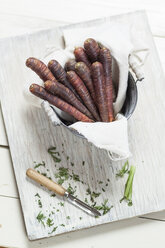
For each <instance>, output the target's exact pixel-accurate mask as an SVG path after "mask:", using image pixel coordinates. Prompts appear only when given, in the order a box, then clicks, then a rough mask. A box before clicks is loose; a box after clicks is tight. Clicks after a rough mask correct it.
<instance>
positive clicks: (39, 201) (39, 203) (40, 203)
mask: <svg viewBox="0 0 165 248" xmlns="http://www.w3.org/2000/svg"><path fill="white" fill-rule="evenodd" d="M38 206H39V208H42V202H41V200H40V199H38Z"/></svg>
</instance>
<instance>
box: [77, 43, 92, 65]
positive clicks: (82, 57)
mask: <svg viewBox="0 0 165 248" xmlns="http://www.w3.org/2000/svg"><path fill="white" fill-rule="evenodd" d="M74 55H75V58H76V61H77V62H84V63H85V64H86V65H87V66H88V67H89V68H90V67H91V63H90V62H89V60H88V57H87V54H86V53H85V50H84V48H82V47H77V48H75V49H74Z"/></svg>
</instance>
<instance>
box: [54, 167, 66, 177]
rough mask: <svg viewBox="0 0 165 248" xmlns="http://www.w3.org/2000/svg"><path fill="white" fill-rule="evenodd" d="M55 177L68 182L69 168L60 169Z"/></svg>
mask: <svg viewBox="0 0 165 248" xmlns="http://www.w3.org/2000/svg"><path fill="white" fill-rule="evenodd" d="M55 177H56V178H61V177H64V179H65V180H67V179H68V178H69V173H68V168H64V167H60V168H59V172H58V173H56V174H55Z"/></svg>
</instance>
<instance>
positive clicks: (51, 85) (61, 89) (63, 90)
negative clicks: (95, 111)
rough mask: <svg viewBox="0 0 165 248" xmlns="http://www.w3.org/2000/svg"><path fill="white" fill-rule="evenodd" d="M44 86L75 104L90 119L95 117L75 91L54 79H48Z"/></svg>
mask: <svg viewBox="0 0 165 248" xmlns="http://www.w3.org/2000/svg"><path fill="white" fill-rule="evenodd" d="M44 87H45V89H46V90H47V91H49V92H50V93H51V94H53V95H55V96H58V97H60V98H61V99H62V100H64V101H66V102H67V103H69V104H71V105H72V106H74V107H75V108H76V109H78V110H79V111H80V112H82V113H83V114H85V115H86V116H88V117H89V118H90V119H94V118H93V116H92V114H91V113H90V112H89V110H88V109H87V108H86V107H85V106H84V105H83V104H82V103H81V102H80V101H79V100H78V99H77V98H76V96H75V95H74V93H73V92H72V91H71V90H70V89H68V88H67V87H65V86H64V85H63V84H60V83H58V82H53V81H50V80H48V81H46V82H45V83H44Z"/></svg>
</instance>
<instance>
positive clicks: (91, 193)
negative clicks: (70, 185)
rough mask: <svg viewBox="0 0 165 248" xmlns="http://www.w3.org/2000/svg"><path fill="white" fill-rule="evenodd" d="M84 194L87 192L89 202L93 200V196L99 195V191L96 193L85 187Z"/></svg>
mask: <svg viewBox="0 0 165 248" xmlns="http://www.w3.org/2000/svg"><path fill="white" fill-rule="evenodd" d="M86 194H87V195H90V200H91V202H94V198H96V197H99V195H100V194H101V193H96V192H94V191H93V192H91V190H90V188H87V190H86Z"/></svg>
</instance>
